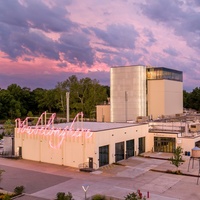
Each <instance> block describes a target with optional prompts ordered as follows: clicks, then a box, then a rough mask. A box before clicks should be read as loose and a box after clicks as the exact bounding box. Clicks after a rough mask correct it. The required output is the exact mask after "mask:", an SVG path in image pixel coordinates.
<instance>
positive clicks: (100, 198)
mask: <svg viewBox="0 0 200 200" xmlns="http://www.w3.org/2000/svg"><path fill="white" fill-rule="evenodd" d="M105 199H106V198H105V196H104V195H101V194H96V195H94V196H93V197H92V200H105Z"/></svg>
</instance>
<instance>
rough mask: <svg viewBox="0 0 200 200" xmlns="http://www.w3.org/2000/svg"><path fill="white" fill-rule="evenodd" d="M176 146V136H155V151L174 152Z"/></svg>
mask: <svg viewBox="0 0 200 200" xmlns="http://www.w3.org/2000/svg"><path fill="white" fill-rule="evenodd" d="M175 148H176V139H175V138H167V137H154V152H166V153H173V152H174V150H175Z"/></svg>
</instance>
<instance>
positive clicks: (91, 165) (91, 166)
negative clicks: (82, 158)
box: [89, 157, 93, 169]
mask: <svg viewBox="0 0 200 200" xmlns="http://www.w3.org/2000/svg"><path fill="white" fill-rule="evenodd" d="M89 168H91V169H93V158H91V157H89Z"/></svg>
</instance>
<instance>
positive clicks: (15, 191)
mask: <svg viewBox="0 0 200 200" xmlns="http://www.w3.org/2000/svg"><path fill="white" fill-rule="evenodd" d="M24 189H25V188H24V186H23V185H21V186H17V187H16V188H15V189H14V193H15V194H17V195H19V194H22V193H23V192H24Z"/></svg>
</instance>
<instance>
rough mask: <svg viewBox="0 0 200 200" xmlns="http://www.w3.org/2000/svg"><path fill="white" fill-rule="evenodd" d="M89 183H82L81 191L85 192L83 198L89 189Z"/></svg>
mask: <svg viewBox="0 0 200 200" xmlns="http://www.w3.org/2000/svg"><path fill="white" fill-rule="evenodd" d="M89 187H90V186H89V185H82V188H83V191H84V192H85V200H86V199H87V190H88V189H89Z"/></svg>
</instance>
